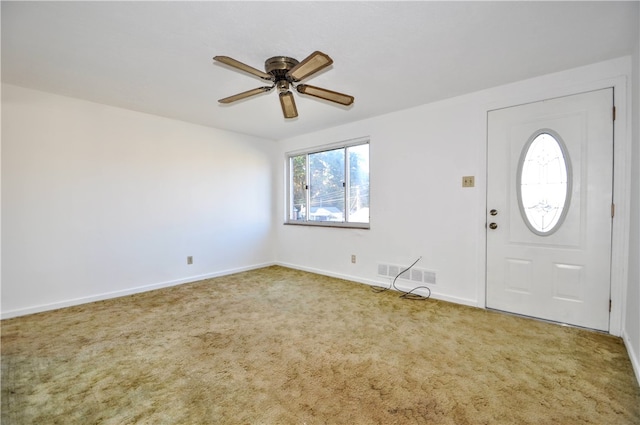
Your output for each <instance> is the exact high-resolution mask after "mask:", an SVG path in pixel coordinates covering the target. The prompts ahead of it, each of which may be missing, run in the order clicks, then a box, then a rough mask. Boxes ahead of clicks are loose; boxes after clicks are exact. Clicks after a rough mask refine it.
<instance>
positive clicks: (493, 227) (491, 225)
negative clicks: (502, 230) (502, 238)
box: [489, 223, 498, 229]
mask: <svg viewBox="0 0 640 425" xmlns="http://www.w3.org/2000/svg"><path fill="white" fill-rule="evenodd" d="M497 228H498V224H497V223H489V229H497Z"/></svg>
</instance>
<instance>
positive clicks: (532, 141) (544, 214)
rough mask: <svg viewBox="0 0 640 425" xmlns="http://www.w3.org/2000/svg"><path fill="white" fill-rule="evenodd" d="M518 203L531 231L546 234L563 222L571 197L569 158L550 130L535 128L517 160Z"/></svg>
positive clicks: (555, 135)
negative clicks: (536, 129) (535, 130)
mask: <svg viewBox="0 0 640 425" xmlns="http://www.w3.org/2000/svg"><path fill="white" fill-rule="evenodd" d="M516 188H517V192H518V205H519V206H520V213H521V215H522V219H523V220H524V222H525V223H526V224H527V227H528V228H529V229H530V230H531V231H532V232H533V233H535V234H537V235H540V236H548V235H551V234H552V233H554V232H555V231H557V230H558V229H559V228H560V226H561V225H562V222H563V221H564V218H565V216H566V215H567V211H568V210H569V202H570V200H571V199H570V198H571V161H570V160H569V155H568V152H567V149H566V147H565V145H564V142H563V141H562V139H561V138H560V136H559V135H558V134H557V133H555V132H554V131H552V130H548V129H545V130H538V131H537V132H535V133H534V134H533V135H532V136H531V137H530V138H529V141H528V142H527V143H526V144H525V146H524V148H523V149H522V153H521V155H520V161H519V163H518V173H517V184H516Z"/></svg>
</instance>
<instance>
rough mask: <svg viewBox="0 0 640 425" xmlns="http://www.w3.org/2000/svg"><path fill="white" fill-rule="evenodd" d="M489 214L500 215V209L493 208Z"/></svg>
mask: <svg viewBox="0 0 640 425" xmlns="http://www.w3.org/2000/svg"><path fill="white" fill-rule="evenodd" d="M489 214H491V215H498V210H491V211H489Z"/></svg>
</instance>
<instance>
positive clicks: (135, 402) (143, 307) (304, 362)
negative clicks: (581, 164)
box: [1, 267, 640, 425]
mask: <svg viewBox="0 0 640 425" xmlns="http://www.w3.org/2000/svg"><path fill="white" fill-rule="evenodd" d="M1 417H2V423H3V424H7V425H8V424H12V425H13V424H40V425H42V424H65V425H69V424H83V425H84V424H118V425H121V424H154V425H156V424H456V425H463V424H537V425H542V424H598V425H604V424H606V425H609V424H611V425H613V424H616V425H622V424H638V423H640V389H639V388H638V384H637V383H636V381H635V377H634V375H633V372H632V368H631V364H630V362H629V358H628V356H627V354H626V351H625V348H624V345H623V343H622V341H621V340H620V339H619V338H615V337H612V336H608V335H603V334H600V333H595V332H589V331H585V330H579V329H573V328H569V327H563V326H558V325H553V324H548V323H542V322H539V321H534V320H529V319H523V318H518V317H513V316H509V315H505V314H499V313H494V312H489V311H485V310H481V309H476V308H470V307H464V306H459V305H454V304H450V303H446V302H440V301H435V300H428V301H408V300H403V299H400V298H398V293H397V292H384V293H381V294H376V293H373V292H372V291H371V288H369V287H367V286H366V285H362V284H357V283H351V282H347V281H343V280H338V279H332V278H328V277H324V276H318V275H314V274H310V273H305V272H301V271H296V270H290V269H286V268H282V267H269V268H265V269H261V270H256V271H250V272H246V273H239V274H236V275H232V276H226V277H221V278H216V279H210V280H206V281H202V282H197V283H194V284H187V285H182V286H179V287H173V288H168V289H163V290H158V291H153V292H148V293H144V294H138V295H134V296H129V297H124V298H119V299H114V300H108V301H102V302H98V303H92V304H86V305H82V306H78V307H72V308H67V309H62V310H57V311H53V312H47V313H41V314H35V315H31V316H25V317H20V318H15V319H10V320H5V321H3V322H2V415H1Z"/></svg>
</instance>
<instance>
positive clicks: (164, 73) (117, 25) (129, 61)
mask: <svg viewBox="0 0 640 425" xmlns="http://www.w3.org/2000/svg"><path fill="white" fill-rule="evenodd" d="M638 4H639V3H638V2H637V1H636V2H590V1H589V2H579V1H572V2H418V1H411V2H399V1H392V2H324V1H321V2H244V1H240V2H238V1H236V2H223V1H214V2H206V1H199V2H150V1H143V2H8V1H2V6H1V7H2V10H1V13H2V81H3V82H6V83H11V84H15V85H19V86H24V87H31V88H35V89H39V90H44V91H49V92H53V93H59V94H62V95H67V96H73V97H78V98H82V99H87V100H90V101H94V102H99V103H104V104H108V105H114V106H118V107H122V108H127V109H132V110H136V111H142V112H147V113H151V114H156V115H160V116H165V117H171V118H175V119H179V120H183V121H188V122H192V123H197V124H202V125H206V126H211V127H216V128H221V129H226V130H232V131H236V132H241V133H246V134H251V135H256V136H260V137H265V138H270V139H281V138H286V137H290V136H294V135H299V134H304V133H307V132H312V131H316V130H319V129H322V128H326V127H331V126H335V125H340V124H344V123H348V122H352V121H357V120H361V119H364V118H369V117H372V116H376V115H380V114H384V113H388V112H392V111H397V110H401V109H405V108H408V107H412V106H416V105H420V104H425V103H429V102H433V101H436V100H440V99H444V98H448V97H452V96H456V95H460V94H465V93H469V92H472V91H476V90H480V89H484V88H489V87H493V86H497V85H501V84H505V83H509V82H514V81H519V80H523V79H526V78H530V77H534V76H537V75H541V74H546V73H550V72H555V71H560V70H563V69H568V68H572V67H576V66H581V65H586V64H590V63H594V62H598V61H602V60H606V59H611V58H615V57H619V56H623V55H627V54H630V52H631V49H632V47H633V45H634V41H636V40H635V39H634V37H635V38H637V26H638V21H637V16H638V13H637V10H638ZM314 50H320V51H323V52H325V53H327V54H328V55H329V56H331V57H332V58H333V60H334V64H333V66H331V67H330V68H328V69H327V70H325V71H323V72H321V73H320V74H319V75H316V76H315V77H313V78H310V79H308V80H306V81H305V82H307V81H308V83H309V84H313V85H316V86H320V87H324V88H328V89H332V90H336V91H339V92H344V93H348V94H351V95H353V96H355V98H356V101H355V104H354V105H353V106H352V107H349V108H346V107H341V106H336V105H333V104H330V103H328V102H325V101H320V100H316V99H313V98H309V97H303V96H302V95H298V94H296V95H295V96H296V102H297V104H298V112H299V114H300V115H299V117H298V118H296V119H293V120H285V119H284V118H283V117H282V112H281V110H280V105H279V102H278V99H277V94H276V92H275V91H272V92H270V93H267V94H264V95H259V96H256V97H253V98H250V99H246V100H243V101H240V102H236V103H234V104H231V105H225V106H222V105H219V104H218V103H217V99H220V98H223V97H226V96H230V95H232V94H236V93H238V92H241V91H245V90H249V89H252V88H255V87H259V86H263V85H264V82H263V81H261V80H259V79H258V78H255V77H252V76H249V75H246V74H243V73H240V72H237V71H234V70H231V69H230V68H228V67H225V66H224V65H220V64H218V63H214V62H213V60H212V57H213V56H215V55H225V56H231V57H233V58H235V59H237V60H239V61H241V62H244V63H246V64H249V65H251V66H253V67H255V68H258V69H263V64H264V61H265V59H267V58H269V57H272V56H290V57H294V58H296V59H298V60H302V59H303V58H304V57H306V56H307V55H309V54H310V53H311V52H313V51H314Z"/></svg>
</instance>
